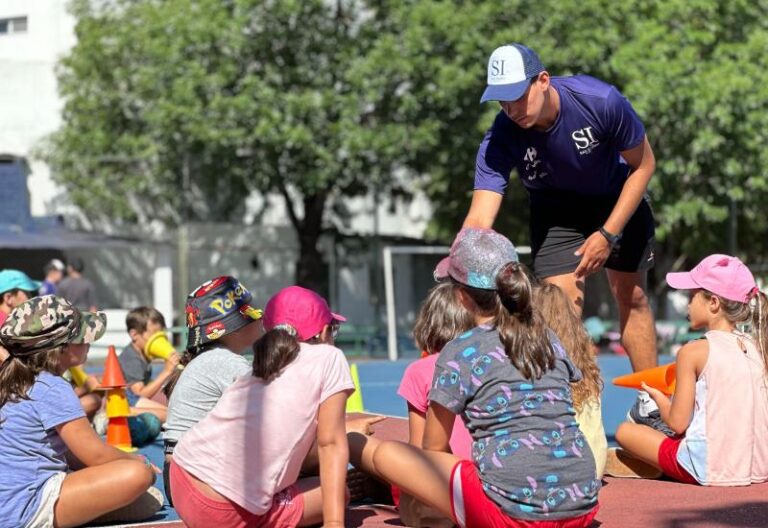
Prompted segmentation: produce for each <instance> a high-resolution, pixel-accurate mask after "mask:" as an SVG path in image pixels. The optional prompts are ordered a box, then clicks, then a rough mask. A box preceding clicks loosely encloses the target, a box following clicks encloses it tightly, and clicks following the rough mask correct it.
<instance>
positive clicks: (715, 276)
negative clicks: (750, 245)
mask: <svg viewBox="0 0 768 528" xmlns="http://www.w3.org/2000/svg"><path fill="white" fill-rule="evenodd" d="M667 284H669V285H670V286H671V287H672V288H675V289H676V290H695V289H698V288H701V289H704V290H707V291H710V292H712V293H714V294H715V295H719V296H720V297H723V298H724V299H728V300H731V301H737V302H743V303H746V302H749V300H750V299H751V298H752V296H753V295H754V294H755V292H756V291H757V290H758V287H757V283H756V282H755V278H754V277H753V276H752V272H751V271H749V268H747V266H746V265H745V264H744V263H743V262H742V261H741V260H739V259H738V258H736V257H731V256H728V255H710V256H708V257H707V258H705V259H704V260H702V261H701V262H699V263H698V264H697V265H696V267H695V268H693V269H692V270H691V271H683V272H680V273H667Z"/></svg>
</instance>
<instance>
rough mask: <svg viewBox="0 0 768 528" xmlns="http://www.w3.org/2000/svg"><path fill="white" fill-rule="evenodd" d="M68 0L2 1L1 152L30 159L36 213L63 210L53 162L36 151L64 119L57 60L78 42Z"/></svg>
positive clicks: (0, 55)
mask: <svg viewBox="0 0 768 528" xmlns="http://www.w3.org/2000/svg"><path fill="white" fill-rule="evenodd" d="M66 4H67V2H66V1H65V0H2V2H0V154H10V155H13V156H18V157H24V158H27V160H28V162H29V164H30V169H31V173H30V175H29V189H30V202H31V209H32V214H33V215H35V216H42V215H47V214H54V213H57V212H60V211H61V209H57V205H59V204H57V200H56V195H57V194H58V192H59V191H57V188H56V186H55V185H54V184H53V182H52V181H51V176H50V170H49V169H48V167H47V165H46V164H44V163H42V162H40V161H38V160H34V159H32V157H31V156H30V153H31V151H32V149H33V148H34V147H35V145H36V144H37V143H38V142H39V141H40V140H41V139H42V138H44V137H45V136H46V135H48V134H50V133H51V132H53V131H54V130H56V129H57V128H58V126H59V124H60V123H61V108H62V103H61V99H60V98H59V96H58V93H57V90H56V76H55V73H54V71H55V67H56V61H57V60H58V59H59V58H60V57H62V56H63V55H65V54H66V53H67V52H68V51H69V50H70V49H71V48H72V46H74V44H75V42H76V40H75V33H74V25H75V22H74V19H73V18H72V16H71V15H69V13H68V12H67V11H66Z"/></svg>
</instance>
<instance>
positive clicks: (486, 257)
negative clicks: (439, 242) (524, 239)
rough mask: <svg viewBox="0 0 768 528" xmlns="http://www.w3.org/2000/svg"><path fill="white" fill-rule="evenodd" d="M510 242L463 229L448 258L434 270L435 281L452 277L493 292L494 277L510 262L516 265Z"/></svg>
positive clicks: (489, 231)
mask: <svg viewBox="0 0 768 528" xmlns="http://www.w3.org/2000/svg"><path fill="white" fill-rule="evenodd" d="M519 261H520V259H519V257H518V256H517V251H516V250H515V246H514V245H513V244H512V242H510V241H509V239H507V237H505V236H504V235H500V234H499V233H497V232H496V231H494V230H493V229H478V228H465V229H462V230H461V231H459V234H458V235H456V240H454V241H453V245H451V252H450V254H449V255H448V256H447V257H446V258H444V259H443V260H441V261H440V263H439V264H438V265H437V268H435V273H434V276H435V280H441V279H445V278H447V277H451V278H452V279H454V280H455V281H458V282H460V283H462V284H466V285H467V286H471V287H473V288H480V289H483V290H495V289H496V276H497V275H498V274H499V271H501V269H502V268H503V267H504V266H505V265H507V264H508V263H510V262H519Z"/></svg>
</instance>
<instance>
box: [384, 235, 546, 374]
mask: <svg viewBox="0 0 768 528" xmlns="http://www.w3.org/2000/svg"><path fill="white" fill-rule="evenodd" d="M449 251H450V247H448V246H385V247H384V248H383V249H382V267H383V268H384V302H385V304H386V317H387V356H388V358H389V359H390V361H397V359H398V358H399V356H400V354H399V350H398V346H397V343H398V339H397V312H396V307H395V273H394V264H393V258H392V257H393V256H394V255H434V256H447V255H448V252H449ZM517 252H518V254H520V255H528V254H530V252H531V248H530V247H528V246H519V247H517Z"/></svg>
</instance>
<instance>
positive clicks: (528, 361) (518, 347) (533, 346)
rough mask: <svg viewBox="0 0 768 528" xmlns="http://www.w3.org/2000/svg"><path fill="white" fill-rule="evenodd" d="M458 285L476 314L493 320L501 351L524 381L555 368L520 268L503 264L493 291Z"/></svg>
mask: <svg viewBox="0 0 768 528" xmlns="http://www.w3.org/2000/svg"><path fill="white" fill-rule="evenodd" d="M459 284H460V286H461V287H462V289H463V290H464V291H465V292H466V293H467V294H468V295H469V297H470V298H471V299H472V301H473V302H474V303H475V306H476V307H477V312H478V313H479V314H480V315H483V316H490V317H492V318H493V325H494V326H495V327H496V330H497V331H498V332H499V339H500V340H501V344H502V345H503V346H504V351H505V352H506V354H507V356H508V357H509V360H510V361H511V362H512V364H513V365H514V366H515V368H517V370H519V371H520V373H521V374H522V375H523V376H524V377H525V378H526V379H529V380H534V379H539V378H541V376H542V375H543V374H544V373H545V372H546V371H548V370H551V369H553V368H554V367H555V352H554V350H553V348H552V343H551V341H550V338H549V333H548V331H547V325H546V324H545V323H544V319H543V318H542V317H541V314H539V312H538V311H537V310H534V308H533V284H532V283H531V279H529V278H528V274H527V272H526V270H525V267H524V266H523V265H522V264H520V263H519V262H510V263H508V264H506V265H505V266H504V267H503V268H502V269H501V271H499V273H498V274H497V276H496V289H495V290H485V289H481V288H472V287H470V286H466V285H464V284H461V283H459Z"/></svg>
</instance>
